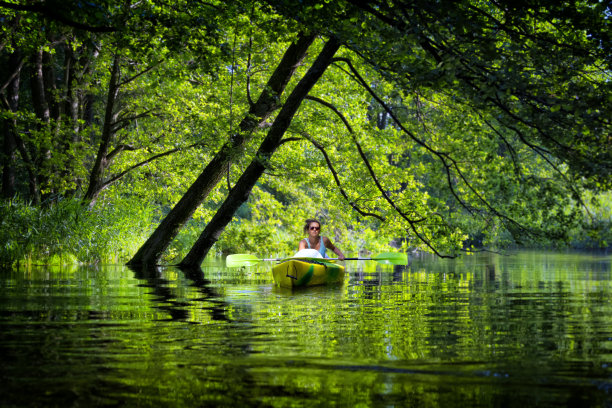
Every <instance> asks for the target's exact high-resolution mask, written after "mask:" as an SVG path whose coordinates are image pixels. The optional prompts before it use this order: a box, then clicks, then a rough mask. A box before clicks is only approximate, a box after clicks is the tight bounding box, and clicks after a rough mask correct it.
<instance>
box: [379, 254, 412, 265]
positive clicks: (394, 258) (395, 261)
mask: <svg viewBox="0 0 612 408" xmlns="http://www.w3.org/2000/svg"><path fill="white" fill-rule="evenodd" d="M372 259H373V260H375V261H376V262H378V263H382V264H389V265H407V264H408V256H407V255H406V254H404V253H401V252H383V253H380V254H378V255H374V256H373V257H372Z"/></svg>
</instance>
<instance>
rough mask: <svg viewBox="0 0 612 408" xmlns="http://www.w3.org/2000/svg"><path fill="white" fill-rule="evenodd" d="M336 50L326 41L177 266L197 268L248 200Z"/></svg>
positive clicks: (337, 44)
mask: <svg viewBox="0 0 612 408" xmlns="http://www.w3.org/2000/svg"><path fill="white" fill-rule="evenodd" d="M339 47H340V42H339V41H338V39H337V38H335V37H332V38H330V39H329V41H328V42H327V43H326V44H325V46H324V47H323V50H322V51H321V53H320V54H319V56H318V57H317V59H316V61H315V62H314V63H313V65H312V66H311V67H310V69H309V70H308V72H307V73H306V75H304V77H303V78H302V79H301V80H300V82H299V83H298V84H297V85H296V87H295V89H293V91H292V92H291V94H290V95H289V98H287V102H285V104H284V105H283V108H282V109H281V111H280V112H279V113H278V116H277V117H276V120H275V121H274V124H273V125H272V127H271V128H270V130H269V131H268V135H267V136H266V137H265V139H264V140H263V142H262V143H261V146H260V147H259V150H258V151H257V154H256V156H255V158H254V159H253V161H252V162H251V164H250V165H249V167H247V169H246V171H245V172H244V173H243V174H242V176H241V177H240V179H238V182H237V183H236V185H235V186H234V188H232V190H231V191H230V193H229V194H228V196H227V198H226V199H225V201H224V202H223V204H222V205H221V207H220V208H219V210H218V211H217V212H216V213H215V215H214V216H213V218H212V220H211V221H210V222H209V223H208V225H206V228H205V229H204V231H203V232H202V234H201V235H200V237H199V238H198V240H197V241H196V243H195V244H194V245H193V247H192V248H191V250H190V251H189V253H188V254H187V256H185V258H184V259H183V260H182V261H181V263H180V264H179V265H180V266H181V267H184V268H191V267H198V266H200V264H201V263H202V261H203V260H204V258H205V257H206V255H207V254H208V251H209V250H210V248H211V247H212V246H213V244H214V243H215V242H217V240H218V239H219V236H220V235H221V233H222V232H223V230H224V229H225V227H226V226H227V224H229V222H230V221H231V220H232V218H233V217H234V214H235V212H236V210H238V208H239V207H240V206H241V205H242V204H243V203H244V202H245V201H246V200H247V199H248V198H249V195H250V194H251V190H252V189H253V186H254V185H255V183H256V182H257V180H258V179H259V178H260V177H261V175H262V174H263V172H264V171H265V170H266V168H268V166H269V162H270V159H271V157H272V155H273V154H274V151H275V150H276V149H277V148H278V146H280V144H281V140H282V138H283V136H284V134H285V131H286V130H287V128H288V127H289V125H290V124H291V121H292V119H293V116H294V115H295V113H296V112H297V110H298V109H299V107H300V104H301V103H302V101H303V100H304V99H305V98H306V96H308V93H309V92H310V90H311V89H312V87H313V86H314V85H315V84H316V83H317V81H318V80H319V79H320V78H321V76H322V75H323V73H324V72H325V70H326V69H327V67H328V66H329V64H331V62H332V61H333V57H334V54H335V53H336V51H337V50H338V48H339Z"/></svg>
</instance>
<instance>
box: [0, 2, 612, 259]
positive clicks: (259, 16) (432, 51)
mask: <svg viewBox="0 0 612 408" xmlns="http://www.w3.org/2000/svg"><path fill="white" fill-rule="evenodd" d="M610 17H611V10H610V8H609V6H608V5H607V4H606V3H605V2H600V1H591V0H581V1H577V2H573V3H572V4H565V3H559V4H558V3H556V2H549V1H523V2H519V3H516V2H509V1H508V2H506V1H498V2H489V1H479V0H470V1H459V2H449V1H424V0H420V1H411V2H407V1H397V2H393V4H391V3H390V2H386V1H382V0H381V1H366V2H353V1H350V0H347V1H334V2H328V1H317V0H304V1H300V2H295V1H286V0H278V1H276V0H268V1H253V0H251V1H244V0H240V1H233V2H225V1H214V0H211V1H207V2H194V1H189V0H180V1H176V2H172V4H169V3H166V2H161V1H157V0H148V1H139V2H136V1H127V2H117V1H114V0H101V1H93V2H81V1H71V2H63V1H55V0H44V1H39V2H29V1H16V0H12V1H11V0H7V1H2V2H0V21H1V22H2V24H1V25H0V61H1V63H0V67H1V68H0V86H1V89H0V96H1V103H2V106H1V110H0V121H1V122H2V127H1V128H0V130H1V136H0V138H1V139H0V140H1V142H2V146H3V147H2V151H1V168H0V171H2V190H1V193H2V201H1V202H0V217H1V218H0V242H2V244H1V245H2V248H0V262H2V263H12V262H15V261H29V262H87V263H92V262H124V261H127V260H128V259H129V258H130V257H131V256H132V255H133V254H134V253H135V252H136V250H137V249H138V247H139V246H140V245H141V244H142V243H143V242H144V241H145V240H146V239H147V237H148V236H150V234H151V233H152V232H153V231H154V230H155V228H156V226H157V225H158V224H159V222H160V221H161V220H162V219H163V218H164V217H165V216H166V214H168V213H169V211H170V210H171V209H172V208H173V206H174V205H175V204H176V203H177V201H178V200H179V199H180V198H181V197H182V196H183V195H184V194H185V191H186V190H187V189H188V188H189V186H190V185H192V183H193V181H194V179H195V178H196V177H197V176H198V174H200V172H201V171H202V169H203V168H204V167H205V166H206V165H207V163H209V162H210V161H211V159H212V158H213V157H215V154H217V152H218V151H219V150H220V149H222V147H223V146H224V145H225V144H226V143H228V141H231V140H232V138H233V137H234V136H233V135H235V134H236V132H239V128H240V126H241V121H242V120H244V119H245V118H249V115H250V114H249V110H250V109H251V107H252V106H253V103H254V101H255V100H257V98H258V97H259V95H260V94H262V92H264V91H265V87H266V83H267V81H268V79H269V76H270V75H271V73H272V71H273V70H274V69H275V67H276V66H277V64H278V63H279V61H280V60H281V58H282V56H283V53H284V52H285V51H286V50H287V48H288V47H289V45H290V44H292V43H294V42H295V41H298V38H299V36H300V35H302V33H305V32H308V33H314V34H316V35H317V38H316V40H315V41H314V43H313V44H312V45H311V46H310V48H309V51H308V55H307V57H306V58H305V60H304V61H303V62H302V63H301V64H300V65H299V66H297V67H296V72H295V74H294V75H293V77H292V78H291V80H290V82H289V84H288V86H287V90H286V91H285V92H284V93H282V94H281V95H279V96H278V100H279V107H280V106H282V105H283V103H284V102H285V101H286V100H287V97H288V95H289V94H290V92H291V91H292V90H293V89H294V87H295V85H296V84H297V83H298V82H299V81H300V78H302V76H303V75H304V74H305V73H306V72H307V70H308V69H309V67H310V66H311V64H312V63H313V61H314V60H315V59H316V57H317V55H318V54H319V52H320V51H321V49H322V48H323V46H324V44H325V43H326V42H327V41H329V39H330V38H336V39H338V41H340V42H341V44H342V46H341V47H340V49H339V51H338V52H337V53H336V55H335V58H334V61H333V63H332V64H331V65H330V66H329V67H328V68H327V69H326V70H325V73H324V74H323V76H322V77H321V79H320V80H318V81H317V83H316V84H315V86H314V87H313V88H312V90H311V91H310V92H309V94H308V97H307V98H306V99H305V100H304V101H303V102H302V103H301V105H300V107H299V110H298V111H297V113H296V114H295V115H294V116H293V117H292V120H291V123H290V125H289V127H288V129H287V130H286V132H285V133H284V138H283V139H282V141H281V143H279V145H278V147H277V148H276V150H275V152H274V155H273V156H272V157H271V159H270V161H269V163H266V166H267V167H266V170H265V172H264V174H263V176H262V177H261V178H259V179H258V181H257V184H256V185H255V187H254V188H253V190H252V191H250V194H249V199H248V201H247V202H246V203H245V204H244V205H242V206H241V207H240V208H239V210H238V211H237V212H236V213H235V214H234V217H233V219H232V222H231V223H230V224H229V225H228V226H227V227H226V228H225V231H224V233H223V234H222V235H221V236H220V238H219V240H218V241H217V242H216V244H215V245H214V248H213V249H214V252H213V254H216V255H221V254H227V253H232V252H252V253H257V254H260V255H277V254H278V255H290V254H292V253H293V252H294V251H295V249H296V248H297V241H298V240H299V239H300V238H301V237H302V231H301V229H302V223H303V220H304V219H306V218H310V217H313V216H314V217H318V218H320V219H321V221H322V223H323V229H324V231H323V234H325V235H328V236H330V237H331V239H332V240H333V241H334V242H335V243H336V244H337V245H338V246H339V247H341V248H342V249H343V251H344V252H345V253H355V254H356V253H357V252H360V251H361V252H368V251H369V252H376V251H380V250H383V249H385V248H388V247H389V246H397V247H400V248H402V249H403V250H407V249H410V250H414V249H418V250H423V251H428V252H434V253H436V254H438V255H440V256H456V255H459V254H461V253H465V252H470V251H474V250H480V249H498V248H507V247H516V246H532V247H533V246H539V247H544V246H567V245H573V246H575V247H581V248H587V247H588V248H601V247H609V246H610V242H611V239H612V236H611V233H610V231H611V230H612V228H611V226H612V225H611V224H612V195H611V193H610V189H611V188H612V177H611V175H612V174H611V173H612V171H611V167H612V139H611V138H610V135H611V134H612V133H611V132H610V130H611V129H610V119H611V118H610V116H611V114H610V112H612V106H610V105H611V104H612V89H611V88H612V85H611V84H612V81H611V79H612V76H611V71H610V63H611V59H612V57H611V55H612V49H611V47H612V46H611V43H612V41H611V39H610V32H612V30H611V29H610ZM276 114H278V110H275V112H274V113H273V114H272V115H270V116H269V117H267V118H265V120H264V122H263V123H262V124H261V126H258V128H257V129H256V131H254V132H253V133H252V135H251V136H250V139H249V140H248V142H247V143H245V144H244V146H243V147H242V148H241V149H240V150H239V151H238V152H236V153H234V154H233V156H232V157H231V162H230V164H229V165H228V166H227V167H226V168H224V169H223V174H224V176H223V180H222V181H221V182H219V183H218V184H217V185H216V186H215V188H214V189H213V190H212V191H211V193H210V194H209V195H208V196H207V197H206V199H205V200H204V201H203V202H202V205H200V206H199V207H198V208H197V211H196V212H195V213H194V214H193V216H192V217H191V219H190V221H189V222H188V224H187V225H186V226H185V227H183V228H182V229H181V231H180V233H179V234H178V236H177V237H176V238H175V239H174V240H173V241H172V244H171V246H170V247H169V248H168V249H167V250H166V251H165V253H164V259H165V261H167V262H173V261H175V260H180V259H181V257H182V256H183V255H184V254H185V253H186V252H187V251H188V250H189V248H190V247H191V245H192V244H193V242H194V241H195V240H196V238H197V237H198V235H200V233H201V232H202V230H203V229H204V227H205V226H206V224H207V223H208V222H209V221H210V220H211V219H212V218H213V216H214V215H215V213H216V212H217V210H218V209H219V207H220V206H221V204H222V203H223V201H224V200H225V198H226V197H227V196H228V193H229V191H230V190H231V189H232V188H233V187H234V186H235V184H236V183H237V181H238V179H239V178H240V176H241V175H242V174H243V172H244V171H245V169H246V168H247V167H248V166H249V164H250V163H251V162H252V161H253V160H254V158H255V157H256V154H257V150H258V148H259V146H260V143H261V142H262V140H264V138H265V137H266V135H267V131H268V129H271V128H272V127H274V125H275V124H274V123H275V119H276V116H275V115H276Z"/></svg>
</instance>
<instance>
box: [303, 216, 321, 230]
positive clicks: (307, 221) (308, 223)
mask: <svg viewBox="0 0 612 408" xmlns="http://www.w3.org/2000/svg"><path fill="white" fill-rule="evenodd" d="M313 222H316V223H317V224H319V227H320V226H321V222H320V221H319V220H317V219H314V218H309V219H307V220H306V224H304V233H305V234H308V228H310V224H312V223H313Z"/></svg>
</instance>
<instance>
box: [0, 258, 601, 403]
mask: <svg viewBox="0 0 612 408" xmlns="http://www.w3.org/2000/svg"><path fill="white" fill-rule="evenodd" d="M611 265H612V257H611V256H609V255H597V254H553V253H537V252H521V253H517V254H514V255H510V256H500V255H491V254H487V255H479V256H474V257H469V258H464V259H461V260H454V261H448V260H446V261H443V260H437V259H433V258H430V257H416V258H413V259H412V260H411V264H410V266H409V267H407V268H397V267H396V268H393V267H380V266H379V265H376V264H370V263H361V264H359V263H347V271H348V272H347V276H346V278H345V282H344V284H342V285H336V286H327V287H316V288H310V289H307V290H301V291H297V292H291V291H286V290H281V289H279V288H276V287H274V285H273V282H272V278H271V274H270V271H269V269H268V268H267V267H266V266H262V267H258V268H249V269H243V270H227V269H225V268H224V267H223V266H222V263H213V264H207V265H204V266H203V268H202V270H198V271H181V270H178V269H174V268H161V269H154V270H149V271H132V270H129V269H127V268H124V267H122V266H104V267H61V268H60V267H55V268H44V267H40V268H31V269H28V270H19V271H16V270H5V271H2V272H1V273H0V356H1V357H0V362H1V364H2V370H1V372H0V384H2V386H1V389H2V396H3V397H2V398H3V402H2V406H156V407H160V406H274V407H277V406H278V407H282V406H363V407H366V406H375V407H378V406H423V407H434V406H445V407H446V406H450V407H452V406H483V407H484V406H487V407H488V406H521V407H524V406H568V405H576V404H580V405H583V406H604V407H606V406H608V407H609V406H612V328H611V327H612V326H611V323H612V306H611V305H610V294H611V287H612V284H611V282H612V266H611Z"/></svg>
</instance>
